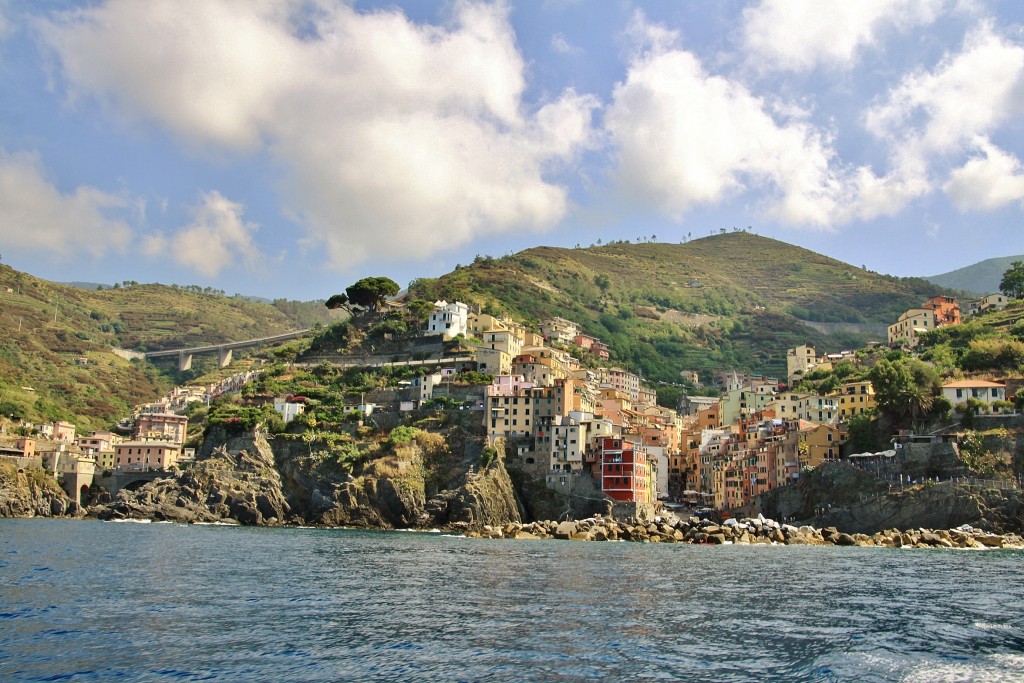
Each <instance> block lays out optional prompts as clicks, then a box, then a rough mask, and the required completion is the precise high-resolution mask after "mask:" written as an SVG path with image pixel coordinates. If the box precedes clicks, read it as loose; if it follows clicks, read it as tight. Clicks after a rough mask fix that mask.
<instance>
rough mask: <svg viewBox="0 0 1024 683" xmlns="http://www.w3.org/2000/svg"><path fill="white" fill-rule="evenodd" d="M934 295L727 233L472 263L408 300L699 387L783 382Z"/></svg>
mask: <svg viewBox="0 0 1024 683" xmlns="http://www.w3.org/2000/svg"><path fill="white" fill-rule="evenodd" d="M939 291H940V289H939V288H937V287H936V286H935V285H933V284H931V283H929V282H927V281H925V280H922V279H920V278H897V277H891V276H887V275H880V274H878V273H873V272H870V271H866V270H863V269H861V268H858V267H856V266H852V265H850V264H847V263H843V262H841V261H837V260H835V259H831V258H828V257H826V256H823V255H821V254H817V253H815V252H812V251H809V250H807V249H802V248H799V247H795V246H792V245H790V244H786V243H784V242H780V241H778V240H773V239H769V238H765V237H760V236H757V235H753V234H750V233H746V232H733V233H725V234H719V235H714V236H712V237H706V238H702V239H697V240H693V241H691V242H687V243H685V244H660V243H638V244H629V243H626V242H617V243H611V244H607V245H603V246H596V247H590V248H582V249H581V248H577V249H561V248H554V247H538V248H534V249H528V250H526V251H523V252H520V253H518V254H515V255H511V256H506V257H502V258H490V257H478V258H477V259H476V260H475V261H474V263H473V264H471V265H469V266H465V267H459V268H457V269H456V270H455V271H454V272H452V273H449V274H448V275H445V276H442V277H440V278H436V279H422V280H417V281H415V282H413V283H412V285H411V286H410V293H409V296H410V297H411V298H422V299H427V300H430V301H433V300H435V299H440V298H445V299H448V300H452V299H459V300H462V301H465V302H467V303H470V304H471V305H473V306H476V307H479V308H480V309H481V310H483V311H485V312H489V313H495V314H498V313H505V314H510V315H512V316H513V317H515V318H518V319H522V320H525V321H528V322H531V321H537V320H539V319H542V318H545V317H550V316H554V315H558V316H562V317H565V318H568V319H570V320H574V321H576V322H578V323H580V324H581V325H582V326H583V328H584V331H585V332H587V333H588V334H591V335H594V336H596V337H599V338H601V339H603V340H605V341H607V342H608V343H609V344H610V345H611V347H612V352H613V360H616V361H617V362H620V363H623V364H626V365H628V366H630V367H631V369H634V370H639V371H641V372H643V373H644V375H645V376H647V377H648V378H650V379H653V380H659V381H665V382H673V381H678V379H679V373H680V372H681V371H683V370H698V371H699V372H701V374H702V376H703V378H704V379H705V380H706V378H707V376H708V375H707V373H709V372H710V371H712V370H716V369H726V368H735V369H739V370H745V371H749V372H761V373H766V374H771V375H773V376H777V377H782V376H784V375H785V362H786V361H785V358H786V349H788V348H792V347H793V346H796V345H798V344H802V343H810V344H814V345H816V346H817V347H818V348H819V349H822V350H826V351H827V350H839V349H840V348H849V347H851V346H859V345H860V344H862V343H864V342H865V341H867V340H868V339H869V338H871V337H869V336H868V335H864V334H863V333H857V332H856V331H854V330H856V325H854V324H861V325H865V324H867V325H869V326H872V327H874V328H876V329H877V328H878V327H879V326H880V325H883V324H887V323H890V322H892V321H893V320H895V319H896V318H897V317H898V316H899V314H900V313H902V312H903V311H905V310H906V309H907V308H909V307H911V306H917V305H920V303H921V302H922V301H924V300H925V299H927V298H928V297H930V296H933V295H934V294H937V293H939ZM801 320H807V321H814V322H830V323H845V324H848V328H849V329H850V330H851V331H850V332H847V333H845V334H838V335H836V336H832V337H826V336H824V335H823V334H821V333H819V332H817V331H815V330H813V329H811V328H810V327H808V326H806V325H804V324H803V323H801V322H800V321H801ZM840 327H841V326H840ZM873 338H874V339H879V337H878V336H877V335H875V336H874V337H873Z"/></svg>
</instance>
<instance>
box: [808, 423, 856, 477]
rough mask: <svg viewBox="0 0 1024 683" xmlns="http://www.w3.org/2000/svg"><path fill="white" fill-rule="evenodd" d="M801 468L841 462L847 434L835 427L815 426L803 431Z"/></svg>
mask: <svg viewBox="0 0 1024 683" xmlns="http://www.w3.org/2000/svg"><path fill="white" fill-rule="evenodd" d="M800 436H801V445H800V466H801V467H818V466H819V465H821V464H822V463H823V462H832V461H835V460H839V452H840V449H841V447H842V445H843V444H844V443H846V439H847V433H846V431H845V430H843V429H840V428H839V427H836V426H835V425H824V424H823V425H814V426H812V427H810V428H809V429H806V430H802V431H801V434H800Z"/></svg>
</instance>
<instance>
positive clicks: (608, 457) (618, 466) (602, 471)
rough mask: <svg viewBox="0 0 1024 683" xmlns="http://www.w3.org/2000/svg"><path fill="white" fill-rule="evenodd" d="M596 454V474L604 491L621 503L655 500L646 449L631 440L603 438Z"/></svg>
mask: <svg viewBox="0 0 1024 683" xmlns="http://www.w3.org/2000/svg"><path fill="white" fill-rule="evenodd" d="M597 455H598V467H597V468H596V470H595V476H596V478H597V479H598V482H599V483H600V485H601V492H602V493H604V494H605V495H606V496H608V497H609V498H611V499H612V500H614V501H616V502H620V503H639V504H651V503H653V502H654V500H655V496H654V491H653V487H652V486H651V485H650V484H651V482H650V479H651V477H650V474H651V471H650V468H649V463H648V458H647V449H645V448H644V447H643V446H642V445H640V444H637V443H634V442H632V441H627V440H625V439H620V438H615V437H606V438H604V439H601V442H600V444H599V447H598V454H597Z"/></svg>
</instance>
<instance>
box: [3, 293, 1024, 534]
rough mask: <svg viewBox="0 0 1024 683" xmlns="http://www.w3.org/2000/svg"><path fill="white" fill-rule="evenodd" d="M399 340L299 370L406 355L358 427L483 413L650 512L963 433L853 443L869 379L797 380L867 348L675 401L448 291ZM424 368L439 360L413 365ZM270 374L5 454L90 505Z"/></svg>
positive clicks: (562, 471)
mask: <svg viewBox="0 0 1024 683" xmlns="http://www.w3.org/2000/svg"><path fill="white" fill-rule="evenodd" d="M1006 304H1007V297H1005V296H1004V295H990V296H986V297H983V298H982V299H980V300H978V301H972V302H969V303H966V304H965V309H966V313H964V312H963V311H962V310H961V307H960V305H959V303H958V302H957V300H956V299H955V298H953V297H948V296H935V297H933V298H931V299H929V300H928V301H926V302H924V303H923V304H922V305H921V306H920V307H917V308H913V309H910V310H908V311H907V312H906V313H904V314H903V315H901V316H900V317H899V319H898V320H897V321H895V322H894V323H893V324H892V325H890V326H889V334H888V343H889V346H890V347H894V348H904V349H912V348H913V347H914V346H915V345H916V343H917V341H918V339H919V338H920V335H922V334H924V333H926V332H928V331H931V330H935V329H938V328H942V327H948V326H955V325H959V324H960V323H961V322H962V320H963V318H964V317H965V316H971V315H979V314H982V313H984V312H986V311H988V310H992V309H999V308H1002V307H1005V306H1006ZM402 309H403V305H402V304H400V303H391V302H388V303H387V304H386V305H384V306H382V309H381V310H380V311H373V312H372V313H367V318H368V319H370V320H373V321H378V322H379V321H382V320H383V321H385V322H386V321H387V320H388V318H389V317H391V316H393V315H395V314H396V312H397V311H401V310H402ZM393 341H398V342H400V343H401V342H404V343H406V345H407V346H406V348H407V349H410V350H412V351H413V352H409V353H405V354H402V353H395V352H394V348H397V347H394V346H393V348H392V349H391V355H390V356H386V357H385V356H383V355H380V354H377V355H371V354H365V353H364V354H363V355H348V356H345V357H332V356H329V355H327V356H312V357H309V358H306V359H302V358H298V359H296V360H295V362H294V363H292V364H291V367H301V366H302V365H307V366H309V365H315V364H319V363H323V362H327V363H333V364H336V365H338V366H347V367H351V366H355V367H364V368H370V369H377V370H380V369H382V368H390V369H394V368H398V367H401V368H403V369H404V370H405V371H406V375H407V378H406V379H404V380H402V381H400V382H398V383H397V385H396V386H394V387H389V388H386V389H382V390H377V391H372V390H371V391H368V392H363V393H362V394H361V395H360V401H359V403H358V404H357V405H351V406H348V409H351V410H352V412H353V413H354V414H357V415H358V416H359V419H360V424H362V423H363V421H364V420H365V421H368V422H370V423H371V424H377V423H378V422H375V420H379V419H380V418H382V417H383V416H387V417H388V418H389V419H388V421H387V424H389V425H392V426H393V425H397V424H401V423H402V416H403V415H406V416H412V415H414V414H421V412H422V411H423V410H424V409H428V408H429V409H438V408H440V409H448V410H458V411H469V414H475V413H479V415H480V417H479V420H478V422H477V424H478V425H479V428H480V434H481V436H484V435H485V436H486V443H487V445H488V447H489V448H493V449H497V450H500V451H503V452H504V454H505V461H506V463H507V464H508V465H509V466H510V467H514V468H516V469H518V470H520V471H522V472H523V473H524V474H525V475H526V476H527V477H529V478H531V479H533V480H535V481H542V482H543V483H544V485H545V486H546V487H547V488H548V489H550V490H552V491H554V492H557V493H560V494H564V495H565V496H566V497H568V498H573V497H577V498H584V499H595V498H596V499H600V500H603V501H606V502H607V504H608V505H609V506H611V508H612V511H613V513H614V514H615V516H617V517H623V518H627V517H636V518H641V519H643V518H651V517H652V516H653V515H654V514H655V513H656V512H657V511H659V510H662V509H686V510H689V511H696V510H701V509H704V510H718V511H728V510H738V509H741V508H744V507H745V506H748V505H749V504H750V503H751V501H752V499H754V498H755V497H757V496H759V495H761V494H765V493H767V492H769V491H771V490H773V489H777V488H779V487H782V486H785V485H787V484H792V483H794V482H796V481H797V480H798V479H799V478H800V477H801V475H802V474H804V473H807V472H809V471H812V470H813V469H815V468H817V467H819V466H821V465H822V464H823V463H827V462H832V461H838V460H841V459H843V460H847V461H848V462H851V463H855V464H858V465H865V464H870V463H872V462H881V461H883V460H885V459H887V458H892V457H893V456H894V455H895V454H896V451H897V450H898V449H900V448H901V447H902V445H903V444H904V443H905V442H906V441H908V440H911V439H918V440H920V439H921V438H927V439H930V440H942V439H954V440H955V439H956V438H957V434H958V432H957V429H956V428H955V426H954V428H953V429H951V430H948V431H947V432H944V433H941V434H933V435H931V436H927V437H922V436H921V435H914V434H912V433H908V432H903V433H896V434H894V435H893V437H892V440H891V441H890V447H889V449H888V450H884V451H880V452H870V453H867V452H866V453H850V452H849V449H848V448H845V446H846V444H847V441H848V438H849V429H848V425H849V423H850V420H851V419H853V418H856V417H857V416H863V415H872V414H874V412H875V408H876V401H875V388H874V387H873V386H872V383H871V381H869V380H864V379H858V380H857V381H847V382H843V383H841V384H839V385H838V386H836V387H835V388H834V389H832V390H830V391H827V392H824V393H815V392H808V391H798V390H794V389H792V388H791V387H796V386H797V385H799V384H800V382H801V380H802V379H803V378H806V377H810V376H814V374H815V373H820V372H821V371H825V370H830V369H832V368H835V367H838V366H839V365H841V364H844V363H846V364H852V365H858V364H860V363H861V362H862V356H863V354H862V353H860V352H856V353H855V352H853V351H842V352H839V353H832V354H822V353H819V352H818V351H817V350H816V349H815V348H813V347H811V346H808V345H801V346H798V347H795V348H792V349H790V350H789V352H788V354H787V376H786V377H785V378H777V377H766V376H761V375H751V374H746V373H740V372H736V371H721V372H719V373H717V374H716V375H715V376H713V377H707V378H702V377H700V376H698V375H697V373H695V372H689V373H685V374H686V377H685V379H686V381H687V382H688V383H689V384H690V385H692V386H697V387H701V386H708V387H711V388H713V389H714V390H715V391H713V392H707V393H716V394H718V395H716V396H706V395H698V394H689V395H688V394H685V393H684V394H683V397H682V399H681V401H680V402H679V405H677V406H676V407H675V408H670V407H665V406H662V405H658V402H657V386H656V385H651V384H650V383H648V382H646V381H644V379H643V378H642V377H641V376H639V375H638V374H636V373H633V372H630V371H629V370H627V369H625V368H622V367H617V366H615V365H612V364H611V363H610V362H609V359H610V357H611V349H609V347H608V345H607V344H605V343H604V342H602V340H600V339H598V338H596V337H593V336H590V335H588V334H585V333H584V332H583V330H582V329H581V326H580V325H579V324H577V323H576V322H574V321H571V320H567V319H564V318H561V317H552V318H548V319H544V320H542V321H540V324H539V325H538V326H537V328H536V330H531V329H527V328H526V326H524V325H522V324H520V323H518V322H516V321H515V320H512V319H510V318H508V317H501V316H494V315H489V314H486V313H481V312H479V311H475V312H474V311H471V310H470V307H469V306H468V305H467V304H464V303H462V302H459V301H454V302H448V301H445V300H441V301H437V302H436V303H435V304H434V305H433V307H432V310H431V311H430V312H429V315H427V317H426V320H425V322H424V323H423V325H422V329H421V330H420V331H419V332H417V333H416V334H415V335H414V336H413V337H412V338H410V339H406V340H393ZM385 358H386V359H385ZM584 361H585V362H584ZM416 366H421V367H422V368H429V370H427V371H424V372H422V373H421V374H416V373H412V374H409V372H410V370H414V369H415V368H416ZM262 372H263V370H262V369H261V368H259V367H258V366H253V368H252V369H248V370H246V371H244V372H240V373H236V374H234V375H232V376H230V377H229V378H227V379H224V380H222V381H220V382H217V383H214V384H207V385H201V386H181V387H177V388H175V389H174V390H173V391H171V392H170V393H169V394H168V395H167V396H165V397H164V398H162V399H161V400H160V401H157V402H154V403H150V404H143V405H139V406H136V409H135V411H134V414H133V415H132V417H131V418H130V419H126V420H123V421H122V422H120V423H119V424H118V429H116V430H111V431H94V432H90V433H88V434H86V435H81V436H76V433H75V425H73V424H70V423H67V422H64V421H55V422H52V423H47V424H38V425H31V424H27V423H26V424H22V425H19V426H16V427H15V426H12V427H11V428H8V427H6V426H5V428H4V434H3V435H2V436H0V442H2V443H0V455H2V456H4V457H5V458H7V459H10V460H13V461H14V462H16V463H17V464H18V466H19V467H33V466H38V467H42V468H43V469H45V471H46V472H48V473H49V474H50V475H52V476H53V477H55V478H56V479H58V480H59V481H61V482H62V484H63V486H64V488H65V490H66V491H67V493H68V494H69V496H70V498H71V500H72V501H73V503H74V504H75V506H81V505H85V504H87V502H88V501H89V500H91V499H92V497H93V494H94V493H95V491H96V489H95V487H97V486H99V487H103V488H104V489H105V490H111V488H112V489H113V490H114V491H116V490H117V488H118V487H119V486H120V483H119V480H118V477H122V478H123V477H124V476H125V475H128V474H132V473H135V474H140V475H141V474H142V473H173V472H178V471H182V470H186V469H188V468H189V467H190V465H191V463H192V462H193V461H194V458H195V452H196V451H195V448H188V447H186V446H185V444H186V440H187V438H186V435H187V430H188V417H186V413H189V412H190V411H191V410H192V409H193V408H194V406H195V404H197V403H198V404H201V405H206V406H209V405H210V404H211V402H215V401H216V400H217V398H218V397H220V396H226V395H231V394H236V395H237V393H238V392H240V391H242V390H243V388H245V387H246V386H249V385H251V384H252V383H253V381H254V380H256V379H257V378H258V377H259V376H260V375H261V373H262ZM1020 384H1021V381H1020V380H1019V379H1016V380H1012V381H1009V382H1000V381H989V380H982V379H963V380H957V381H952V380H951V381H947V382H946V383H944V384H943V386H942V394H943V396H944V397H945V398H946V399H947V400H948V401H949V403H950V405H952V406H957V407H960V408H961V409H962V407H963V405H964V402H965V401H966V400H968V399H973V401H974V402H975V405H978V404H981V405H982V406H983V410H984V411H992V410H996V411H999V410H1004V411H1009V410H1011V404H1010V403H1009V402H1008V399H1012V398H1013V394H1014V392H1015V391H1016V390H1017V389H1018V387H1019V386H1020ZM263 400H265V401H267V404H268V406H269V405H272V407H273V410H274V411H275V412H276V413H277V415H278V416H279V417H280V419H281V422H282V423H283V424H284V425H288V424H290V423H293V422H295V421H296V420H298V422H295V425H299V424H300V423H302V417H301V416H303V414H304V413H305V411H306V408H307V406H308V405H309V404H310V399H309V398H308V397H306V396H302V395H298V394H294V393H293V394H284V395H277V396H274V397H272V398H267V399H263ZM236 419H237V418H236ZM149 478H150V479H152V477H149Z"/></svg>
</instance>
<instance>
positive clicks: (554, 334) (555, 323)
mask: <svg viewBox="0 0 1024 683" xmlns="http://www.w3.org/2000/svg"><path fill="white" fill-rule="evenodd" d="M540 332H541V334H543V335H544V337H545V338H546V339H547V340H548V341H549V342H558V343H560V344H572V343H573V339H574V338H575V337H576V335H578V334H579V333H580V326H579V325H577V324H576V323H574V322H572V321H571V320H566V319H565V318H558V317H555V318H548V319H547V320H544V321H542V322H541V324H540Z"/></svg>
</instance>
